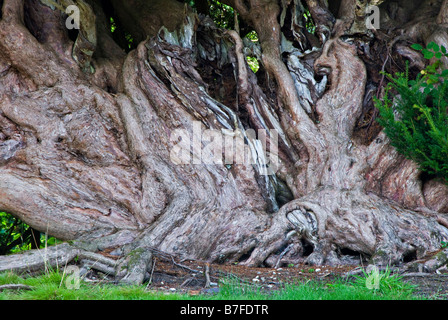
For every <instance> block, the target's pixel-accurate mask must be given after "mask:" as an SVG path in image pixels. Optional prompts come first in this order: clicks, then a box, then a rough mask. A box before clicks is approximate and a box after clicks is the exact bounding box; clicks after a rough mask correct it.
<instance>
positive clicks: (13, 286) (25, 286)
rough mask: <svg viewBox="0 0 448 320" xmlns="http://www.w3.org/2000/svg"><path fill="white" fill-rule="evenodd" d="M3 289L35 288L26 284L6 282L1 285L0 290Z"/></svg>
mask: <svg viewBox="0 0 448 320" xmlns="http://www.w3.org/2000/svg"><path fill="white" fill-rule="evenodd" d="M3 290H33V287H30V286H27V285H25V284H20V283H19V284H4V285H1V286H0V292H1V291H3Z"/></svg>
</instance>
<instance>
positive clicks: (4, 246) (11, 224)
mask: <svg viewBox="0 0 448 320" xmlns="http://www.w3.org/2000/svg"><path fill="white" fill-rule="evenodd" d="M32 231H33V230H32V229H31V227H30V226H28V225H27V224H25V223H24V222H22V221H21V220H20V219H18V218H15V217H13V216H12V215H10V214H8V213H6V212H0V255H2V254H3V255H4V254H10V253H17V252H20V251H24V250H29V249H32V248H34V247H37V246H40V247H43V246H45V245H47V246H48V245H53V244H55V243H56V241H57V240H56V239H55V238H54V237H49V238H48V237H47V236H46V235H45V234H40V233H38V232H36V231H33V232H32ZM36 237H39V238H38V239H36Z"/></svg>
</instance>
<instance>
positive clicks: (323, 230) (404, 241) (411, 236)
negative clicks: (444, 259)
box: [245, 188, 448, 265]
mask: <svg viewBox="0 0 448 320" xmlns="http://www.w3.org/2000/svg"><path fill="white" fill-rule="evenodd" d="M294 230H295V232H293V231H294ZM295 236H297V237H298V238H300V239H301V240H303V241H302V242H297V241H295V242H294V237H295ZM446 239H448V230H447V229H446V228H445V227H444V226H442V225H440V224H439V223H438V221H437V214H436V213H429V212H426V213H421V214H420V213H416V212H414V211H410V210H406V209H403V208H401V207H399V206H398V205H397V204H395V203H393V202H390V201H386V200H383V199H381V198H379V197H377V196H375V195H373V194H370V195H366V194H365V193H363V192H362V191H361V190H337V189H331V188H323V189H321V190H317V191H316V192H314V193H312V194H309V195H307V196H306V197H303V198H301V199H298V200H294V201H292V202H290V203H288V204H286V205H285V206H284V207H282V209H281V210H280V211H279V213H278V214H277V216H276V217H274V219H273V221H272V227H271V228H270V229H269V230H268V231H267V232H265V233H263V234H261V235H260V238H259V239H258V240H259V243H261V244H262V245H261V246H260V247H257V248H256V249H255V250H254V251H253V252H252V255H251V257H250V258H249V259H248V260H247V261H245V264H247V265H260V264H262V263H263V262H264V261H265V260H266V259H267V258H268V257H269V256H270V255H271V254H275V253H276V252H277V253H278V252H279V250H280V249H281V248H285V247H287V246H288V244H293V246H299V247H300V246H302V245H303V243H304V241H305V242H306V243H307V244H310V245H312V246H313V252H312V253H311V254H308V255H307V257H306V259H304V262H307V263H309V264H311V265H322V264H329V265H335V264H343V263H341V258H342V256H341V252H347V251H350V252H352V253H354V252H355V253H359V256H363V257H365V258H367V259H368V260H369V262H370V263H375V264H397V263H400V262H403V261H405V262H406V261H407V260H409V259H410V257H413V259H420V258H422V257H423V256H425V254H427V253H428V252H431V251H435V250H437V249H439V248H440V244H441V243H442V242H444V241H446Z"/></svg>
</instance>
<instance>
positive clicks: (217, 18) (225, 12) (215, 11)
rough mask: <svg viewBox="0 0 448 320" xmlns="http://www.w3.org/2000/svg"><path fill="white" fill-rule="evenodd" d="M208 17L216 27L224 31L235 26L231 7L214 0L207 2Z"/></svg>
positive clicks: (233, 12)
mask: <svg viewBox="0 0 448 320" xmlns="http://www.w3.org/2000/svg"><path fill="white" fill-rule="evenodd" d="M208 2H209V10H210V17H212V19H213V21H214V22H215V24H216V26H217V27H219V28H224V29H233V27H234V25H235V11H234V10H233V8H232V7H231V6H228V5H226V4H223V3H221V2H219V1H216V0H209V1H208Z"/></svg>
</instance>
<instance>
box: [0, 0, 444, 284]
mask: <svg viewBox="0 0 448 320" xmlns="http://www.w3.org/2000/svg"><path fill="white" fill-rule="evenodd" d="M224 2H226V3H228V4H230V5H232V6H233V7H234V8H235V9H236V10H237V11H238V12H239V13H240V15H241V18H242V19H244V20H245V22H246V23H247V24H248V25H251V26H252V27H253V28H254V29H255V30H256V31H257V33H258V35H259V40H260V50H261V51H260V53H261V57H260V58H261V63H262V67H263V70H262V73H260V74H259V75H255V74H253V73H252V71H251V70H250V69H249V68H248V66H247V64H246V61H245V56H244V53H245V52H246V50H245V48H244V41H242V39H241V38H240V35H239V34H238V33H237V32H235V31H223V30H219V29H218V28H216V27H215V26H214V24H213V22H212V21H211V20H210V18H207V17H203V16H197V15H196V14H195V13H194V12H192V11H191V10H190V9H188V8H187V7H184V6H182V5H179V3H177V2H175V1H167V2H166V3H167V5H169V8H171V9H170V10H169V11H166V10H165V11H164V10H157V8H160V3H161V2H160V1H149V2H145V1H137V0H136V1H132V3H129V2H126V3H125V1H113V3H114V7H115V10H116V11H117V15H118V18H119V19H120V22H121V23H122V25H123V27H125V28H127V30H129V31H130V32H132V33H133V35H135V40H136V41H138V45H137V46H136V48H135V49H134V50H132V51H130V52H128V53H126V52H125V51H124V50H122V49H121V48H120V47H119V46H118V45H117V43H115V42H114V40H113V38H112V37H111V35H110V32H109V31H108V22H107V19H108V18H107V15H106V14H105V13H104V12H103V9H104V8H102V7H101V5H99V4H98V3H96V2H89V1H81V3H83V8H86V9H85V10H83V13H84V14H86V15H95V17H94V18H95V19H93V18H92V17H90V18H91V19H89V21H95V24H94V25H92V24H88V25H84V27H83V29H82V32H80V33H79V34H78V37H82V36H84V37H85V38H87V40H89V39H90V40H91V41H85V42H83V41H76V42H74V41H73V40H72V39H70V37H68V34H67V32H66V30H64V29H63V28H62V29H61V27H60V26H58V23H59V22H61V20H63V18H64V15H63V14H62V13H61V12H60V11H58V10H56V9H55V10H53V9H51V8H50V7H49V6H48V5H45V4H44V3H45V2H44V1H41V2H38V1H33V2H32V3H31V4H27V6H28V7H26V6H25V5H24V1H12V0H4V1H3V7H2V15H1V20H0V96H1V99H0V124H1V127H0V168H1V169H0V210H2V211H7V212H10V213H11V214H13V215H15V216H17V217H19V218H20V219H22V220H24V221H25V222H26V223H27V224H29V225H31V226H32V227H33V228H35V229H37V230H39V231H41V232H47V233H48V234H50V235H53V236H56V237H57V238H60V239H64V240H75V243H76V245H77V247H76V246H73V247H68V246H67V247H66V246H65V245H64V246H61V247H60V248H64V250H63V251H64V254H63V255H59V256H58V254H57V253H54V257H53V256H52V258H51V259H50V261H55V262H54V263H57V264H59V263H62V262H63V261H68V260H67V259H68V258H70V257H72V256H73V255H78V254H81V253H80V252H81V251H85V250H87V251H91V252H98V251H102V250H104V249H107V248H109V249H110V248H114V249H115V252H116V253H117V254H118V255H119V256H120V257H121V260H120V261H119V262H117V263H116V264H113V265H112V261H108V262H107V263H105V262H104V261H103V262H101V263H102V265H103V267H104V268H103V269H104V270H106V269H107V270H110V269H108V268H113V270H115V273H116V275H117V276H118V277H119V278H122V279H123V281H125V282H133V283H141V282H142V281H144V279H145V277H146V274H147V273H148V271H149V270H150V269H151V261H152V256H153V254H152V253H153V251H152V250H153V248H157V249H158V250H160V251H163V252H167V253H170V254H173V255H176V256H178V257H180V258H195V259H205V260H209V261H215V262H233V261H241V262H243V263H246V264H248V265H261V264H263V263H266V264H269V261H274V264H277V263H278V262H279V260H280V258H281V259H283V260H284V261H287V260H288V259H289V261H295V262H297V261H306V262H308V263H311V264H322V263H326V264H339V263H343V262H344V261H345V260H344V254H343V252H344V250H351V252H356V253H357V254H359V255H360V256H363V257H365V258H367V259H370V261H371V262H374V263H399V262H401V261H403V259H407V258H408V257H410V256H414V255H415V257H417V258H420V257H423V256H424V255H425V254H426V253H428V252H431V251H434V250H437V249H438V248H440V246H441V242H443V241H446V240H447V239H448V229H447V226H448V224H447V223H446V222H445V221H446V217H445V212H446V208H448V199H447V198H446V197H445V195H446V193H447V188H446V186H444V185H440V184H439V183H437V181H429V182H424V181H422V180H421V178H420V174H419V171H418V168H417V167H416V166H415V164H413V163H412V162H410V161H408V160H405V159H403V158H402V157H401V156H400V155H398V154H397V153H396V152H395V150H394V149H393V148H392V147H391V146H390V145H389V144H388V141H387V137H385V135H384V134H383V133H379V131H380V130H377V132H376V134H374V135H373V136H372V137H368V138H365V139H364V138H363V139H360V138H359V136H358V137H357V136H356V135H357V134H358V135H359V134H363V133H364V134H366V132H364V131H357V130H358V129H359V126H360V122H362V121H364V120H365V119H364V118H365V117H366V116H367V115H368V114H369V112H368V111H369V110H366V109H365V108H366V105H367V103H366V100H368V98H366V97H367V93H368V92H370V91H368V90H366V88H367V87H368V85H369V84H371V83H372V82H373V83H374V84H375V85H374V86H373V87H374V88H376V89H377V90H378V92H381V86H382V85H383V84H382V83H381V82H380V81H376V82H375V80H377V79H378V76H375V74H377V73H378V72H379V71H381V69H382V67H383V68H385V67H389V66H390V65H392V64H387V63H385V62H387V61H388V59H389V58H387V59H386V60H385V61H384V60H383V61H375V60H374V59H375V57H373V56H372V55H369V52H370V51H369V50H375V49H377V48H378V46H379V44H381V42H382V41H383V39H385V36H384V33H382V31H371V30H365V29H362V32H361V31H360V30H361V29H360V28H358V27H359V26H361V24H359V21H358V20H359V19H360V18H362V16H363V15H362V13H360V11H359V10H358V11H359V12H358V11H356V12H354V11H353V10H354V9H353V7H355V6H356V3H357V1H341V5H340V8H338V9H339V10H337V11H335V10H334V8H332V9H331V10H330V8H327V6H326V1H306V5H307V6H308V7H309V9H310V12H311V14H312V16H313V18H314V19H315V21H316V22H317V24H318V27H319V28H318V30H317V31H318V32H317V36H318V40H317V39H313V38H312V37H311V36H310V35H309V34H306V32H305V31H304V30H303V26H300V24H299V21H300V19H299V18H300V12H302V13H303V8H304V7H303V6H304V5H305V3H302V2H301V1H282V2H281V4H280V3H277V2H276V1H268V0H251V1H245V2H243V1H238V0H235V1H230V0H229V1H224ZM164 3H165V2H164ZM412 3H413V4H415V3H414V2H412ZM248 4H249V5H248ZM442 5H443V7H442ZM410 6H411V5H410V4H407V5H405V4H403V3H401V2H400V3H399V4H398V7H394V6H393V3H392V2H391V1H384V3H382V4H381V10H382V12H383V14H384V17H386V15H387V17H392V16H394V17H395V16H397V15H399V14H400V12H404V11H406V10H408V9H409V7H410ZM24 8H25V9H24ZM26 8H28V9H26ZM148 8H151V10H149V9H148ZM164 8H166V7H164ZM397 8H398V9H397ZM437 8H438V9H440V10H439V11H437V12H436V13H435V11H434V10H433V9H432V8H430V6H429V5H428V4H427V5H425V4H422V5H421V10H423V11H424V13H422V14H421V15H420V16H418V17H411V16H406V15H403V14H402V15H401V16H400V19H403V21H404V20H406V21H405V22H406V23H407V25H405V23H404V22H403V23H402V25H405V26H404V27H403V29H401V30H398V31H394V32H396V34H394V35H395V38H394V39H393V40H392V41H391V42H390V43H388V45H389V46H390V47H389V49H390V50H394V48H395V47H394V45H395V44H397V52H398V53H400V52H401V53H403V56H409V55H410V53H409V52H410V51H409V50H410V49H409V48H408V47H406V45H404V44H403V42H406V41H408V42H418V41H421V40H422V39H425V40H429V39H433V40H436V41H438V42H439V43H441V44H443V43H446V39H445V38H446V37H445V35H446V32H445V31H446V30H445V25H444V19H445V16H446V15H445V11H446V1H445V2H444V3H442V2H441V1H440V3H439V2H437ZM31 9H32V11H31ZM395 9H397V10H398V11H399V12H398V11H397V10H395ZM24 10H25V11H24ZM148 10H149V11H148ZM301 10H302V11H301ZM400 10H401V11H400ZM335 12H339V14H336V13H335ZM344 12H346V13H344ZM397 12H398V13H397ZM148 15H150V16H151V17H152V18H151V21H152V22H153V23H150V22H149V20H148V19H147V18H148ZM296 15H299V16H296ZM44 17H45V19H44ZM287 17H289V18H288V19H287ZM291 17H292V18H291ZM356 19H358V20H357V23H358V24H356V26H357V27H356V28H358V29H356V30H355V29H354V26H355V24H354V23H353V21H354V20H356ZM392 20H393V19H392ZM392 20H389V21H386V20H385V21H384V23H385V26H388V25H392V26H390V28H392V27H393V22H392ZM25 21H26V23H25ZM39 21H49V28H46V29H42V27H39V23H38V22H39ZM286 21H289V22H290V23H288V24H286ZM429 21H431V22H430V23H429ZM137 26H138V31H133V30H134V29H132V28H137ZM388 28H389V27H388ZM42 30H46V32H47V33H39V32H40V31H42ZM48 30H54V32H49V31H48ZM387 30H388V29H386V30H385V31H387ZM403 30H409V33H407V34H406V36H404V35H403V33H402V31H403ZM355 31H356V32H355ZM42 32H43V31H42ZM92 32H94V33H95V35H96V37H89V34H91V33H92ZM360 32H361V33H360ZM444 32H445V33H444ZM291 35H292V36H291ZM366 39H367V40H366ZM94 40H96V41H94ZM316 41H317V42H316ZM75 43H76V45H75ZM92 48H93V49H94V54H93V55H92V56H88V57H87V58H86V57H84V58H86V59H79V57H80V56H82V54H81V53H83V52H84V53H85V52H87V53H89V50H91V49H92ZM299 48H300V49H299ZM406 48H407V49H406ZM75 49H76V50H75ZM389 49H388V51H387V54H389V53H390V51H389ZM252 50H255V49H253V48H252ZM369 59H370V60H369ZM372 61H373V62H372ZM422 61H423V60H422ZM318 75H319V77H318ZM370 97H371V95H370ZM194 121H200V122H201V123H202V128H203V129H215V130H225V129H227V130H231V131H235V130H237V129H238V130H240V131H241V132H244V131H245V130H246V129H248V128H253V129H275V130H277V132H278V134H279V150H278V155H279V158H280V165H279V167H278V171H277V173H276V175H273V176H269V177H266V176H263V175H262V174H260V172H261V171H260V170H261V167H260V166H259V165H254V166H252V165H241V164H231V165H225V163H223V164H218V165H215V164H213V165H211V164H205V163H199V164H194V165H176V164H174V163H173V162H172V161H171V157H170V151H171V150H173V148H174V147H175V146H176V141H172V139H171V134H172V133H173V132H174V131H175V130H176V129H183V130H185V132H188V133H189V134H190V136H192V134H193V132H194V131H193V123H194ZM360 132H361V133H360ZM368 132H370V133H371V131H368ZM196 138H197V137H196ZM242 138H244V139H245V141H246V143H247V144H248V145H251V146H255V140H254V139H253V138H252V137H250V136H249V135H246V136H242ZM270 139H273V137H268V144H269V143H271V142H270V141H271V140H270ZM272 141H273V140H272ZM360 141H363V142H360ZM253 150H256V149H253ZM222 158H224V154H223V155H222ZM306 244H308V245H310V246H312V248H313V252H312V253H311V254H310V255H308V256H305V255H304V252H305V245H306ZM76 248H78V249H76ZM79 248H82V249H79ZM285 248H288V250H287V251H286V252H285ZM80 250H81V251H80ZM59 253H61V252H59ZM67 255H68V256H67ZM63 256H66V258H63ZM21 257H26V259H24V260H23V261H25V260H26V261H27V260H29V261H31V262H32V261H34V260H36V261H37V260H39V259H38V258H37V257H38V255H36V253H30V254H26V255H23V256H21ZM58 258H59V259H61V258H62V259H63V260H58ZM14 259H15V258H14V256H11V257H4V258H1V259H0V264H1V265H2V266H3V267H2V268H3V269H0V270H6V269H8V268H12V269H19V270H22V269H21V268H22V267H24V266H22V265H20V264H17V265H15V262H14ZM291 259H292V260H291ZM86 261H92V259H88V258H86ZM30 266H36V268H37V267H38V266H42V259H41V260H39V261H37V262H32V263H31V264H30ZM32 268H34V267H32Z"/></svg>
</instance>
